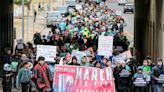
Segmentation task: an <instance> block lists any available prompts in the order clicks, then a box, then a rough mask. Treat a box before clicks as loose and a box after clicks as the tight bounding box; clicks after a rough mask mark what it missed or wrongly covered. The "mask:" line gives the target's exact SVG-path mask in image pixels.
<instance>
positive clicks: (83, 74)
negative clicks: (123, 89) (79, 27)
mask: <svg viewBox="0 0 164 92" xmlns="http://www.w3.org/2000/svg"><path fill="white" fill-rule="evenodd" d="M112 74H113V73H112V70H111V68H106V69H98V68H92V67H82V66H60V65H56V66H55V76H54V83H53V90H54V91H53V92H115V86H114V85H115V84H114V80H113V75H112Z"/></svg>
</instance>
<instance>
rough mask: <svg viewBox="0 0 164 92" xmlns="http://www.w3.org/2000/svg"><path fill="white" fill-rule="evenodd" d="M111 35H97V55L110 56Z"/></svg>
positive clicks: (111, 50)
mask: <svg viewBox="0 0 164 92" xmlns="http://www.w3.org/2000/svg"><path fill="white" fill-rule="evenodd" d="M112 52H113V36H99V41H98V55H103V56H112Z"/></svg>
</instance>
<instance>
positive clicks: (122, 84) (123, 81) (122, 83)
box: [117, 60, 131, 92]
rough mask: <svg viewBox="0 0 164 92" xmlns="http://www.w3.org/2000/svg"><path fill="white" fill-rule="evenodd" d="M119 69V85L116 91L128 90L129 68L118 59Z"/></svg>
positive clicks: (123, 91) (124, 91) (125, 91)
mask: <svg viewBox="0 0 164 92" xmlns="http://www.w3.org/2000/svg"><path fill="white" fill-rule="evenodd" d="M120 65H121V66H120V71H119V84H118V85H119V87H118V90H117V92H129V91H128V90H129V89H128V88H129V84H130V81H131V80H130V79H131V73H130V72H131V69H130V67H129V66H128V65H126V63H125V61H123V60H122V61H120Z"/></svg>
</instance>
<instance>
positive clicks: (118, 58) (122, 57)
mask: <svg viewBox="0 0 164 92" xmlns="http://www.w3.org/2000/svg"><path fill="white" fill-rule="evenodd" d="M129 58H132V55H131V52H130V50H128V51H125V52H123V53H121V54H119V55H116V56H113V58H112V59H113V60H112V61H113V63H114V64H118V63H119V62H120V61H121V60H127V59H129Z"/></svg>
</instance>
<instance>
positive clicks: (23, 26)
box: [22, 0, 24, 41]
mask: <svg viewBox="0 0 164 92" xmlns="http://www.w3.org/2000/svg"><path fill="white" fill-rule="evenodd" d="M22 40H23V41H24V0H22Z"/></svg>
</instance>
